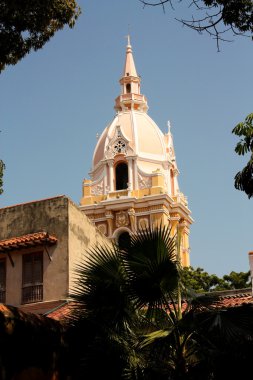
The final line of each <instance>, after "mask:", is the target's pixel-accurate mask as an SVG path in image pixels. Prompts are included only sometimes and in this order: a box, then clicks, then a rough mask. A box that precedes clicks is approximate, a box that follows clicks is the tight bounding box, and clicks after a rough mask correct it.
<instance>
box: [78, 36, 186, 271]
mask: <svg viewBox="0 0 253 380" xmlns="http://www.w3.org/2000/svg"><path fill="white" fill-rule="evenodd" d="M140 82H141V79H140V77H139V76H138V74H137V72H136V68H135V63H134V59H133V53H132V47H131V44H130V38H129V37H128V44H127V47H126V59H125V66H124V71H123V75H122V77H121V79H120V81H119V83H120V85H121V94H120V95H119V96H118V97H117V98H116V100H115V107H114V108H115V111H116V115H115V117H114V119H113V121H112V122H111V123H110V124H109V125H108V126H107V127H106V128H105V130H104V131H103V133H102V135H101V136H100V138H99V140H98V142H97V146H96V148H95V151H94V155H93V162H92V171H91V173H90V177H91V179H90V180H89V179H85V180H84V181H83V196H82V199H81V202H80V204H81V205H80V208H81V210H83V211H84V213H85V214H86V215H87V216H88V217H89V218H90V219H91V220H92V222H93V223H94V224H95V225H96V226H97V227H98V229H99V230H100V231H101V232H102V233H103V234H105V235H106V236H107V237H109V238H111V239H114V240H115V241H117V242H119V243H121V242H122V241H124V239H126V238H127V237H128V236H129V234H132V233H138V231H139V230H141V229H143V228H146V227H148V226H150V227H154V226H158V225H160V224H162V225H169V226H170V227H171V228H172V234H174V233H175V232H176V231H177V230H178V229H179V230H180V231H181V237H182V238H181V262H182V264H183V266H188V265H189V239H188V235H189V226H190V224H191V223H192V218H191V216H190V214H191V212H190V210H189V209H188V204H187V200H186V197H185V196H184V195H183V194H182V193H181V192H180V190H179V186H178V180H177V177H178V174H179V172H178V168H177V164H176V157H175V151H174V146H173V139H172V134H171V131H170V125H168V132H167V133H165V134H163V133H162V131H161V130H160V129H159V127H158V126H157V125H156V123H155V122H154V121H153V120H152V119H151V118H150V117H149V116H148V114H147V111H148V104H147V99H146V97H145V96H144V95H142V94H141V88H140ZM168 124H169V123H168Z"/></svg>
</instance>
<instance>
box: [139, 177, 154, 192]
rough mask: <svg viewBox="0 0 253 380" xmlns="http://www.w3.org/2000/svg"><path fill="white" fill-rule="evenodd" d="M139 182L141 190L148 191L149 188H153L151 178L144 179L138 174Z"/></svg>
mask: <svg viewBox="0 0 253 380" xmlns="http://www.w3.org/2000/svg"><path fill="white" fill-rule="evenodd" d="M138 182H139V188H140V189H146V188H148V187H151V186H152V180H151V177H144V176H141V175H140V174H138Z"/></svg>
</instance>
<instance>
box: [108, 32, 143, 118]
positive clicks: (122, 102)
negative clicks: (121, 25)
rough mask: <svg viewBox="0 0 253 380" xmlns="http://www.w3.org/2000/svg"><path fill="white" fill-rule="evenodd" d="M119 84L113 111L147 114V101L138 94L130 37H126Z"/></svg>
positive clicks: (138, 78) (137, 80)
mask: <svg viewBox="0 0 253 380" xmlns="http://www.w3.org/2000/svg"><path fill="white" fill-rule="evenodd" d="M119 83H120V84H121V95H120V96H118V97H117V98H116V99H115V107H114V108H115V110H116V111H122V110H127V109H134V110H140V111H144V112H147V110H148V105H147V99H146V98H145V96H144V95H142V94H141V93H140V83H141V78H140V77H139V76H138V75H137V71H136V68H135V64H134V58H133V51H132V46H131V42H130V35H128V36H127V46H126V59H125V66H124V70H123V76H122V78H121V79H120V81H119Z"/></svg>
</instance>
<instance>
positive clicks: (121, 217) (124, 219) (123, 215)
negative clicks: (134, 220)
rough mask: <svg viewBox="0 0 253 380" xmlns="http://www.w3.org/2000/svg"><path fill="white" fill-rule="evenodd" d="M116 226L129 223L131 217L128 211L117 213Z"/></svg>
mask: <svg viewBox="0 0 253 380" xmlns="http://www.w3.org/2000/svg"><path fill="white" fill-rule="evenodd" d="M115 224H116V227H124V226H127V225H128V224H129V218H128V214H127V212H126V211H120V212H117V214H116V221H115Z"/></svg>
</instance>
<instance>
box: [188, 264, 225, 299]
mask: <svg viewBox="0 0 253 380" xmlns="http://www.w3.org/2000/svg"><path fill="white" fill-rule="evenodd" d="M182 281H183V284H184V286H185V287H186V288H187V289H192V290H193V291H194V292H196V293H205V292H210V291H212V290H220V289H221V288H222V286H221V284H222V280H221V279H220V278H219V277H218V276H216V275H215V274H211V275H210V274H209V273H207V272H205V271H204V269H202V268H196V269H194V268H193V267H188V268H183V270H182Z"/></svg>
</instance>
